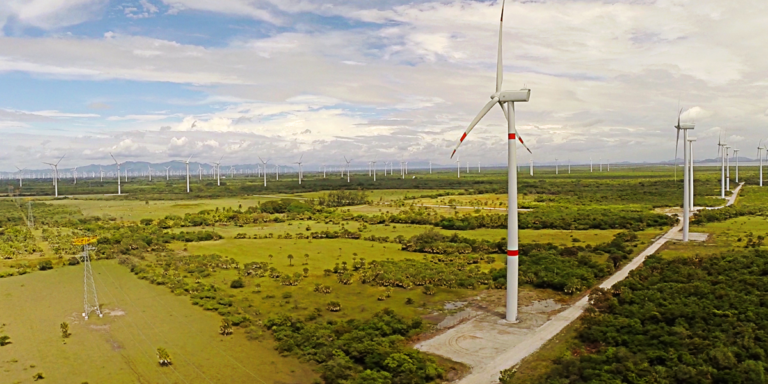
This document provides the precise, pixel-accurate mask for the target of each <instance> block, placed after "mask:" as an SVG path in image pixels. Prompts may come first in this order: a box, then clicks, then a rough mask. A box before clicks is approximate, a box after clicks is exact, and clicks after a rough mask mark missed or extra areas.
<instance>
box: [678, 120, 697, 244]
mask: <svg viewBox="0 0 768 384" xmlns="http://www.w3.org/2000/svg"><path fill="white" fill-rule="evenodd" d="M682 113H683V110H682V109H680V111H678V113H677V125H675V127H674V128H675V129H676V130H677V139H676V141H675V169H677V148H678V146H679V143H680V131H683V164H684V165H683V241H688V228H689V220H690V216H691V202H690V199H691V192H690V188H691V180H690V177H691V173H690V171H689V170H688V166H689V159H690V156H689V155H688V150H689V149H690V147H689V145H688V131H689V130H691V129H693V128H694V127H695V125H694V124H690V123H688V124H681V123H680V115H682Z"/></svg>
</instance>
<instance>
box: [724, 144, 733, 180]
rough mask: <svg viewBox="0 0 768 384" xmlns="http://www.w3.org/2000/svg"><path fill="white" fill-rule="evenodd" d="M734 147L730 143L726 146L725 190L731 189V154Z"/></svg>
mask: <svg viewBox="0 0 768 384" xmlns="http://www.w3.org/2000/svg"><path fill="white" fill-rule="evenodd" d="M731 148H732V147H731V146H730V145H726V146H725V190H726V191H730V190H731V155H730V153H729V152H730V149H731Z"/></svg>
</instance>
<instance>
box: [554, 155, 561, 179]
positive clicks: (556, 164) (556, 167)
mask: <svg viewBox="0 0 768 384" xmlns="http://www.w3.org/2000/svg"><path fill="white" fill-rule="evenodd" d="M559 174H560V169H559V168H558V163H557V158H555V175H559Z"/></svg>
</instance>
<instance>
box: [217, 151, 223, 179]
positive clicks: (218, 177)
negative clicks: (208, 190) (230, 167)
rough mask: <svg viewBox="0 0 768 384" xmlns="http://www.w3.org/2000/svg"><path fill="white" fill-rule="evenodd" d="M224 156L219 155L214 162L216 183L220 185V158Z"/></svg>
mask: <svg viewBox="0 0 768 384" xmlns="http://www.w3.org/2000/svg"><path fill="white" fill-rule="evenodd" d="M223 158H224V156H221V157H220V158H219V161H217V162H216V185H217V186H220V185H221V159H223Z"/></svg>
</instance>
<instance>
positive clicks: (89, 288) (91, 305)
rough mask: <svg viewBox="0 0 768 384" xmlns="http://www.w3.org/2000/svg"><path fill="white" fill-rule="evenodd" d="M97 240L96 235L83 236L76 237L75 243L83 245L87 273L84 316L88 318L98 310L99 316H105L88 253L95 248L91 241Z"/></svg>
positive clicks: (84, 282)
mask: <svg viewBox="0 0 768 384" xmlns="http://www.w3.org/2000/svg"><path fill="white" fill-rule="evenodd" d="M95 241H96V237H81V238H78V239H75V245H82V246H83V265H84V266H85V274H84V277H83V288H84V289H83V291H84V292H83V306H84V311H85V312H83V317H85V319H86V320H88V315H90V314H91V312H93V311H96V313H97V314H98V315H99V317H102V316H104V315H103V314H102V313H101V309H99V298H98V296H96V283H94V282H93V270H91V258H90V256H89V255H88V252H89V251H92V250H93V249H94V248H93V247H91V246H90V244H91V243H93V242H95Z"/></svg>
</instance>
